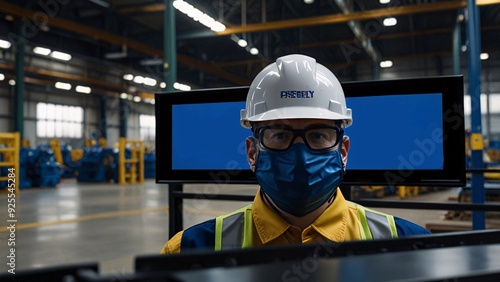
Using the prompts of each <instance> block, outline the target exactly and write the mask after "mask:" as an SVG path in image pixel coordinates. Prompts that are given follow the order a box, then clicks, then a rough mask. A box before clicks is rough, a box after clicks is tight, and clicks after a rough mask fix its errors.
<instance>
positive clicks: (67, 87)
mask: <svg viewBox="0 0 500 282" xmlns="http://www.w3.org/2000/svg"><path fill="white" fill-rule="evenodd" d="M56 88H57V89H63V90H70V89H71V84H69V83H66V82H59V81H58V82H56Z"/></svg>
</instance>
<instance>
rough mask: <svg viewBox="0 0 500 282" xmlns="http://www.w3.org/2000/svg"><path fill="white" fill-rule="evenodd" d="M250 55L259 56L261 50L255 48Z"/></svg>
mask: <svg viewBox="0 0 500 282" xmlns="http://www.w3.org/2000/svg"><path fill="white" fill-rule="evenodd" d="M250 54H252V55H258V54H259V49H257V48H255V47H253V48H251V49H250Z"/></svg>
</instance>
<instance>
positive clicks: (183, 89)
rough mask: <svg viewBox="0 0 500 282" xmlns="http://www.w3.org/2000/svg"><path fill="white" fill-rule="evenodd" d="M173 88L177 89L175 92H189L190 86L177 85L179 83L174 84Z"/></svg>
mask: <svg viewBox="0 0 500 282" xmlns="http://www.w3.org/2000/svg"><path fill="white" fill-rule="evenodd" d="M174 88H175V89H177V90H182V91H189V90H191V86H189V85H186V84H182V83H179V82H175V83H174Z"/></svg>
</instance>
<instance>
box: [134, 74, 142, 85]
mask: <svg viewBox="0 0 500 282" xmlns="http://www.w3.org/2000/svg"><path fill="white" fill-rule="evenodd" d="M133 81H134V82H135V83H139V84H143V83H144V77H142V76H140V75H138V76H136V77H134V80H133Z"/></svg>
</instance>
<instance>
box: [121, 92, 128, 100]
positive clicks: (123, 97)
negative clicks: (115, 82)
mask: <svg viewBox="0 0 500 282" xmlns="http://www.w3.org/2000/svg"><path fill="white" fill-rule="evenodd" d="M127 98H128V94H127V93H122V94H120V99H127Z"/></svg>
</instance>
